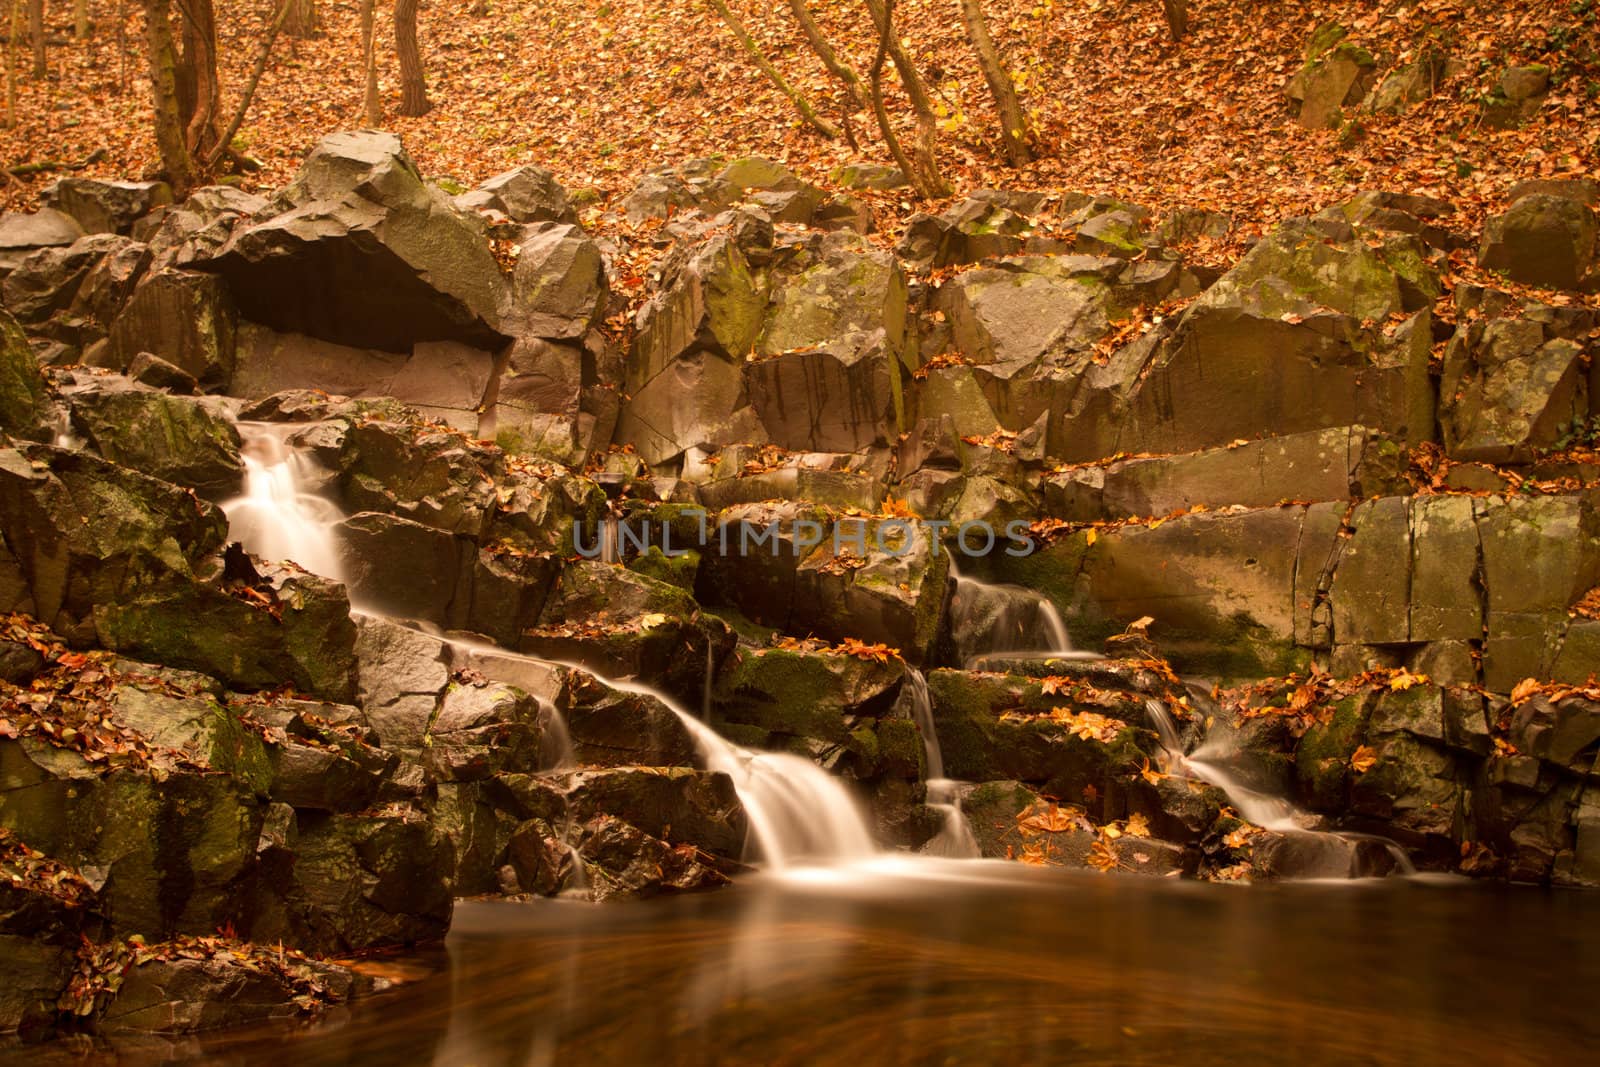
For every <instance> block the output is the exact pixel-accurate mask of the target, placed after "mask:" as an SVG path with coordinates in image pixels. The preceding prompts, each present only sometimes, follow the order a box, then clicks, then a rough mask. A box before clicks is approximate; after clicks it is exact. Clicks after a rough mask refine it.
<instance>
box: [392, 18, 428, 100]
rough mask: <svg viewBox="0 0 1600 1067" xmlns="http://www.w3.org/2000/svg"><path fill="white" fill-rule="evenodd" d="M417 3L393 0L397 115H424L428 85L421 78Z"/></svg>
mask: <svg viewBox="0 0 1600 1067" xmlns="http://www.w3.org/2000/svg"><path fill="white" fill-rule="evenodd" d="M419 3H420V0H394V48H395V51H396V52H397V53H399V55H400V114H402V115H426V114H427V113H428V112H429V111H432V110H433V104H431V103H429V101H428V83H427V82H426V81H425V80H424V78H423V75H422V53H421V51H420V50H418V48H417V7H418V5H419Z"/></svg>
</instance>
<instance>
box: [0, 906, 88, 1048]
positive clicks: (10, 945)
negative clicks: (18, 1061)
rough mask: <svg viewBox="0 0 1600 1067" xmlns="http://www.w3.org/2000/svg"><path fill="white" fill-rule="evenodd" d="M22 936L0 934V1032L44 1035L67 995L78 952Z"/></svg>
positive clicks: (26, 935)
mask: <svg viewBox="0 0 1600 1067" xmlns="http://www.w3.org/2000/svg"><path fill="white" fill-rule="evenodd" d="M32 933H33V932H32V931H31V930H30V931H28V932H26V933H24V934H0V1033H12V1032H14V1031H21V1032H22V1033H24V1034H28V1033H38V1032H47V1030H48V1028H49V1027H50V1026H51V1025H52V1024H53V1023H54V1022H55V1019H56V1010H57V1009H56V1002H57V1001H58V1000H59V999H60V998H61V995H62V994H63V993H65V992H66V989H67V983H68V982H69V981H70V980H71V978H72V975H73V972H74V970H75V969H76V965H77V953H76V952H74V951H73V950H72V949H71V948H70V947H68V946H65V945H52V944H46V943H44V942H41V941H39V940H38V939H37V938H36V937H34V936H31V935H32Z"/></svg>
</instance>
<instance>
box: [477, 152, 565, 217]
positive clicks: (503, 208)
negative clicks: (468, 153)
mask: <svg viewBox="0 0 1600 1067" xmlns="http://www.w3.org/2000/svg"><path fill="white" fill-rule="evenodd" d="M455 205H456V207H458V208H461V209H462V210H463V211H477V212H482V213H484V214H487V215H489V216H490V217H491V218H493V217H494V214H496V213H497V214H499V215H503V216H504V217H505V218H506V219H508V220H510V221H511V222H523V223H526V222H560V223H576V222H577V221H578V213H577V211H576V210H575V209H574V208H573V206H572V203H571V201H570V200H569V199H568V197H567V191H566V190H565V189H563V188H562V187H561V184H560V183H559V182H557V181H556V178H555V175H553V174H551V173H550V172H549V171H547V170H545V169H544V168H543V167H535V166H532V165H531V164H530V165H527V166H522V167H518V168H516V169H515V170H508V171H506V172H505V173H503V174H496V175H495V176H494V177H493V178H490V179H489V180H488V181H486V182H484V183H483V184H482V185H480V186H478V187H477V188H476V189H473V190H472V191H471V192H466V193H462V194H461V195H460V196H458V197H456V198H455Z"/></svg>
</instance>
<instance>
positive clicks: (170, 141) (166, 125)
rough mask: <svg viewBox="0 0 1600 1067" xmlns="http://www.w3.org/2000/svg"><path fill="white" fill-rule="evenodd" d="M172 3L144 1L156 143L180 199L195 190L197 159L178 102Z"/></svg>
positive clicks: (168, 0) (155, 0)
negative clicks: (171, 15) (170, 4)
mask: <svg viewBox="0 0 1600 1067" xmlns="http://www.w3.org/2000/svg"><path fill="white" fill-rule="evenodd" d="M169 3H170V0H144V16H145V42H146V46H147V49H148V51H149V54H150V94H151V102H152V103H153V104H154V106H155V115H156V144H157V146H159V147H160V149H161V165H162V168H163V169H164V170H165V171H166V172H167V181H168V183H170V184H171V186H172V191H173V192H174V193H175V194H176V195H177V196H178V198H179V199H182V198H183V197H185V196H187V195H188V194H189V190H190V189H192V188H194V184H195V171H194V159H193V158H192V157H191V156H190V155H189V142H188V140H187V138H186V137H185V134H184V124H183V118H182V115H181V112H180V110H179V102H178V50H177V48H176V46H175V45H174V44H173V41H172V23H171V21H170V15H169V12H168V6H169Z"/></svg>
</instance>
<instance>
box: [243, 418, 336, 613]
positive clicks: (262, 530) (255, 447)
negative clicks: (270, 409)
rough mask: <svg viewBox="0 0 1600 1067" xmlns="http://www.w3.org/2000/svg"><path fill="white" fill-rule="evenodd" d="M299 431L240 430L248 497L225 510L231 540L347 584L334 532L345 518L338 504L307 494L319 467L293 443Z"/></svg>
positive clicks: (257, 426)
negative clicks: (309, 481)
mask: <svg viewBox="0 0 1600 1067" xmlns="http://www.w3.org/2000/svg"><path fill="white" fill-rule="evenodd" d="M297 429H299V427H297V426H295V425H294V424H292V423H291V424H282V425H279V424H274V423H252V422H242V423H240V424H239V435H240V437H241V438H243V440H244V446H243V448H241V449H240V453H241V456H242V458H243V459H244V470H245V480H244V493H243V494H242V495H240V496H236V497H234V498H233V499H232V500H228V501H224V502H223V504H222V510H223V513H224V514H226V515H227V516H228V528H229V535H230V536H231V537H232V538H233V539H234V540H235V541H238V542H239V543H240V544H242V545H244V547H245V548H246V549H247V550H248V551H250V552H251V553H253V554H254V555H257V556H260V557H261V558H262V559H268V560H273V561H275V562H276V561H282V560H293V561H294V562H295V563H298V564H299V565H300V566H301V567H304V568H305V569H306V570H308V571H310V572H311V573H313V574H320V575H321V576H322V577H324V578H331V579H333V580H334V581H342V580H343V578H344V568H343V565H342V563H341V561H340V558H339V545H338V542H337V540H336V539H335V537H334V535H333V527H334V525H335V524H336V523H338V522H339V520H340V519H341V518H343V516H342V515H341V514H340V513H339V509H338V506H337V505H335V504H334V503H333V502H332V501H330V500H326V499H324V498H323V497H320V496H318V495H317V494H315V493H310V492H307V491H306V490H305V489H304V483H305V481H306V480H307V479H308V477H309V476H310V475H311V474H312V473H313V472H314V470H315V466H314V464H313V463H312V462H311V460H310V459H308V458H307V457H306V456H305V455H303V454H302V453H301V452H299V451H298V450H297V449H295V448H292V447H291V446H290V445H289V443H288V439H289V436H290V435H291V434H292V433H294V431H295V430H297Z"/></svg>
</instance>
